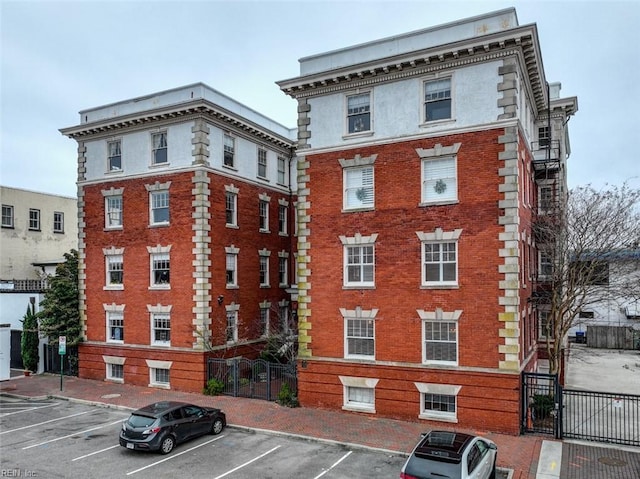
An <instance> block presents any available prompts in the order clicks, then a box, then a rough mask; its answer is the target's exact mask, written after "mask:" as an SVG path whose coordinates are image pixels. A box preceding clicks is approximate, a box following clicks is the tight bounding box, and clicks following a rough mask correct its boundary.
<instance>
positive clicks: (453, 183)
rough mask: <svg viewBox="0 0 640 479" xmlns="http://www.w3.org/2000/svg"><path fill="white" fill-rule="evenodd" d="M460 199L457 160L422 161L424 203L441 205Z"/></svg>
mask: <svg viewBox="0 0 640 479" xmlns="http://www.w3.org/2000/svg"><path fill="white" fill-rule="evenodd" d="M457 199H458V179H457V173H456V159H455V158H438V159H429V160H423V161H422V202H423V203H441V202H452V201H457Z"/></svg>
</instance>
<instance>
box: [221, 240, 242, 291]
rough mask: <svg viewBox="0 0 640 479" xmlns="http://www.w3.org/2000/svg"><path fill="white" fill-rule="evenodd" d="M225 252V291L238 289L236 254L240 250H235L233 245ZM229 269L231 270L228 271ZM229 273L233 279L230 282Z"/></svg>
mask: <svg viewBox="0 0 640 479" xmlns="http://www.w3.org/2000/svg"><path fill="white" fill-rule="evenodd" d="M224 251H225V283H226V287H227V289H237V288H238V254H239V253H240V249H239V248H236V247H235V246H234V245H231V246H227V247H225V249H224ZM230 267H231V269H229V268H230ZM229 271H231V272H232V274H233V278H232V281H229Z"/></svg>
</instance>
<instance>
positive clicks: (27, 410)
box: [0, 404, 57, 417]
mask: <svg viewBox="0 0 640 479" xmlns="http://www.w3.org/2000/svg"><path fill="white" fill-rule="evenodd" d="M56 405H57V404H47V405H46V406H32V407H29V408H25V407H24V406H18V407H15V408H14V407H11V408H4V407H3V408H2V410H3V411H4V410H7V409H18V411H13V412H3V413H1V414H0V417H5V416H11V415H12V414H20V413H21V412H30V411H35V410H36V409H42V408H45V407H51V406H56Z"/></svg>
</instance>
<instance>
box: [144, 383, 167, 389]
mask: <svg viewBox="0 0 640 479" xmlns="http://www.w3.org/2000/svg"><path fill="white" fill-rule="evenodd" d="M148 387H150V388H157V389H171V385H170V384H160V383H149V386H148Z"/></svg>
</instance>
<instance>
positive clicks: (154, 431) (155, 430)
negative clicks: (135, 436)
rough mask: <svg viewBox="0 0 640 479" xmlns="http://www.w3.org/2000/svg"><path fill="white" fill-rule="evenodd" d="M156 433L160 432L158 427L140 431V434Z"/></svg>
mask: <svg viewBox="0 0 640 479" xmlns="http://www.w3.org/2000/svg"><path fill="white" fill-rule="evenodd" d="M157 432H160V428H159V427H158V426H156V427H152V428H150V429H145V430H144V431H142V434H145V435H148V434H155V433H157Z"/></svg>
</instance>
